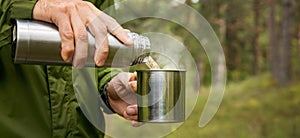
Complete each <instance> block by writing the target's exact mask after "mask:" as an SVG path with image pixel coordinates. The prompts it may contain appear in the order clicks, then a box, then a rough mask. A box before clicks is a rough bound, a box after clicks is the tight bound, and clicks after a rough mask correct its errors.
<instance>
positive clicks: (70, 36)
mask: <svg viewBox="0 0 300 138" xmlns="http://www.w3.org/2000/svg"><path fill="white" fill-rule="evenodd" d="M61 35H62V38H63V39H67V40H73V39H74V35H73V32H72V31H63V32H62V33H61Z"/></svg>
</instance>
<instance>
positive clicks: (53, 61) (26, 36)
mask: <svg viewBox="0 0 300 138" xmlns="http://www.w3.org/2000/svg"><path fill="white" fill-rule="evenodd" d="M127 32H128V35H129V36H130V37H131V38H132V40H133V43H134V45H133V46H125V45H124V44H123V43H121V42H120V41H119V40H118V39H117V38H115V37H114V36H112V35H110V34H108V36H107V37H108V42H109V44H108V45H109V54H108V57H107V59H106V62H105V64H104V66H105V67H126V66H130V65H134V64H141V63H145V62H147V59H148V58H147V54H149V52H150V41H149V39H148V38H147V37H145V36H142V35H139V34H136V33H133V32H130V31H129V30H127ZM88 43H89V44H88V45H89V47H88V57H87V61H86V66H96V65H95V63H94V58H93V57H94V52H95V39H94V37H93V36H92V35H91V34H90V33H88ZM12 49H13V51H12V53H13V55H12V56H13V62H14V63H16V64H17V63H22V64H24V63H25V64H45V65H72V63H67V62H64V61H63V59H62V58H61V54H60V53H61V52H60V51H61V38H60V35H59V32H58V29H57V27H56V26H55V25H54V24H50V23H46V22H42V21H36V20H16V24H15V26H14V29H13V48H12ZM115 57H116V59H115Z"/></svg>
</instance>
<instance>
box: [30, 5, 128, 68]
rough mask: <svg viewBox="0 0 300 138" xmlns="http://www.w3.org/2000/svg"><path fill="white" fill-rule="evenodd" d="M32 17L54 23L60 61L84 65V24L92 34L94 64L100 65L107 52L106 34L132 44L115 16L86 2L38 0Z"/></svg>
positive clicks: (86, 42) (85, 38) (86, 45)
mask: <svg viewBox="0 0 300 138" xmlns="http://www.w3.org/2000/svg"><path fill="white" fill-rule="evenodd" d="M33 18H34V19H36V20H42V21H46V22H50V23H54V24H56V26H57V27H58V30H59V33H60V37H61V41H62V44H61V48H62V50H61V56H62V58H63V60H64V61H66V62H71V61H72V60H73V65H74V66H75V67H78V68H81V67H83V66H84V64H85V62H86V58H87V54H88V32H87V29H86V27H88V28H89V30H90V31H91V33H92V34H93V35H94V36H95V42H96V45H95V47H96V51H95V57H94V61H95V63H96V65H97V66H103V65H104V63H105V60H106V57H107V55H108V51H109V47H108V39H107V33H111V34H113V35H115V36H116V37H117V38H118V39H119V40H120V41H122V42H123V43H124V44H126V45H132V41H131V39H130V37H129V36H128V34H127V33H126V32H125V31H124V29H123V28H122V27H121V25H119V24H118V23H117V22H116V20H115V19H113V18H112V17H110V16H108V15H106V14H105V13H103V12H102V11H100V10H98V9H97V8H96V7H95V6H94V5H93V4H91V3H89V2H86V1H81V0H39V1H38V2H37V3H36V5H35V7H34V10H33ZM74 52H75V55H74ZM73 56H74V57H73Z"/></svg>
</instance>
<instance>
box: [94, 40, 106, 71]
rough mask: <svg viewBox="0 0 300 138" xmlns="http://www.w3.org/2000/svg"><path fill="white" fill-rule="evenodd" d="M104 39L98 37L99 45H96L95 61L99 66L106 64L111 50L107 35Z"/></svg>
mask: <svg viewBox="0 0 300 138" xmlns="http://www.w3.org/2000/svg"><path fill="white" fill-rule="evenodd" d="M97 37H98V36H97ZM102 39H103V38H102ZM102 39H101V38H99V37H98V38H97V39H96V43H97V44H96V45H97V46H96V51H95V57H94V61H95V63H96V65H97V66H103V65H104V64H105V61H106V58H107V56H108V52H109V47H108V39H107V37H106V36H105V37H104V40H102ZM99 41H100V42H99Z"/></svg>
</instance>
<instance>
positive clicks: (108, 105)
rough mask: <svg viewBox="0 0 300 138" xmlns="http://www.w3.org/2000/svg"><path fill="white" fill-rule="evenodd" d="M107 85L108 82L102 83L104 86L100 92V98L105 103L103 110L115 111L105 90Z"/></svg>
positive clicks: (107, 111)
mask: <svg viewBox="0 0 300 138" xmlns="http://www.w3.org/2000/svg"><path fill="white" fill-rule="evenodd" d="M107 86H108V84H106V85H104V88H103V91H102V94H101V98H102V100H103V102H104V103H105V106H106V107H105V108H104V112H106V113H116V112H115V111H114V109H113V108H112V107H111V105H110V98H109V94H108V92H107V90H106V88H107Z"/></svg>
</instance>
